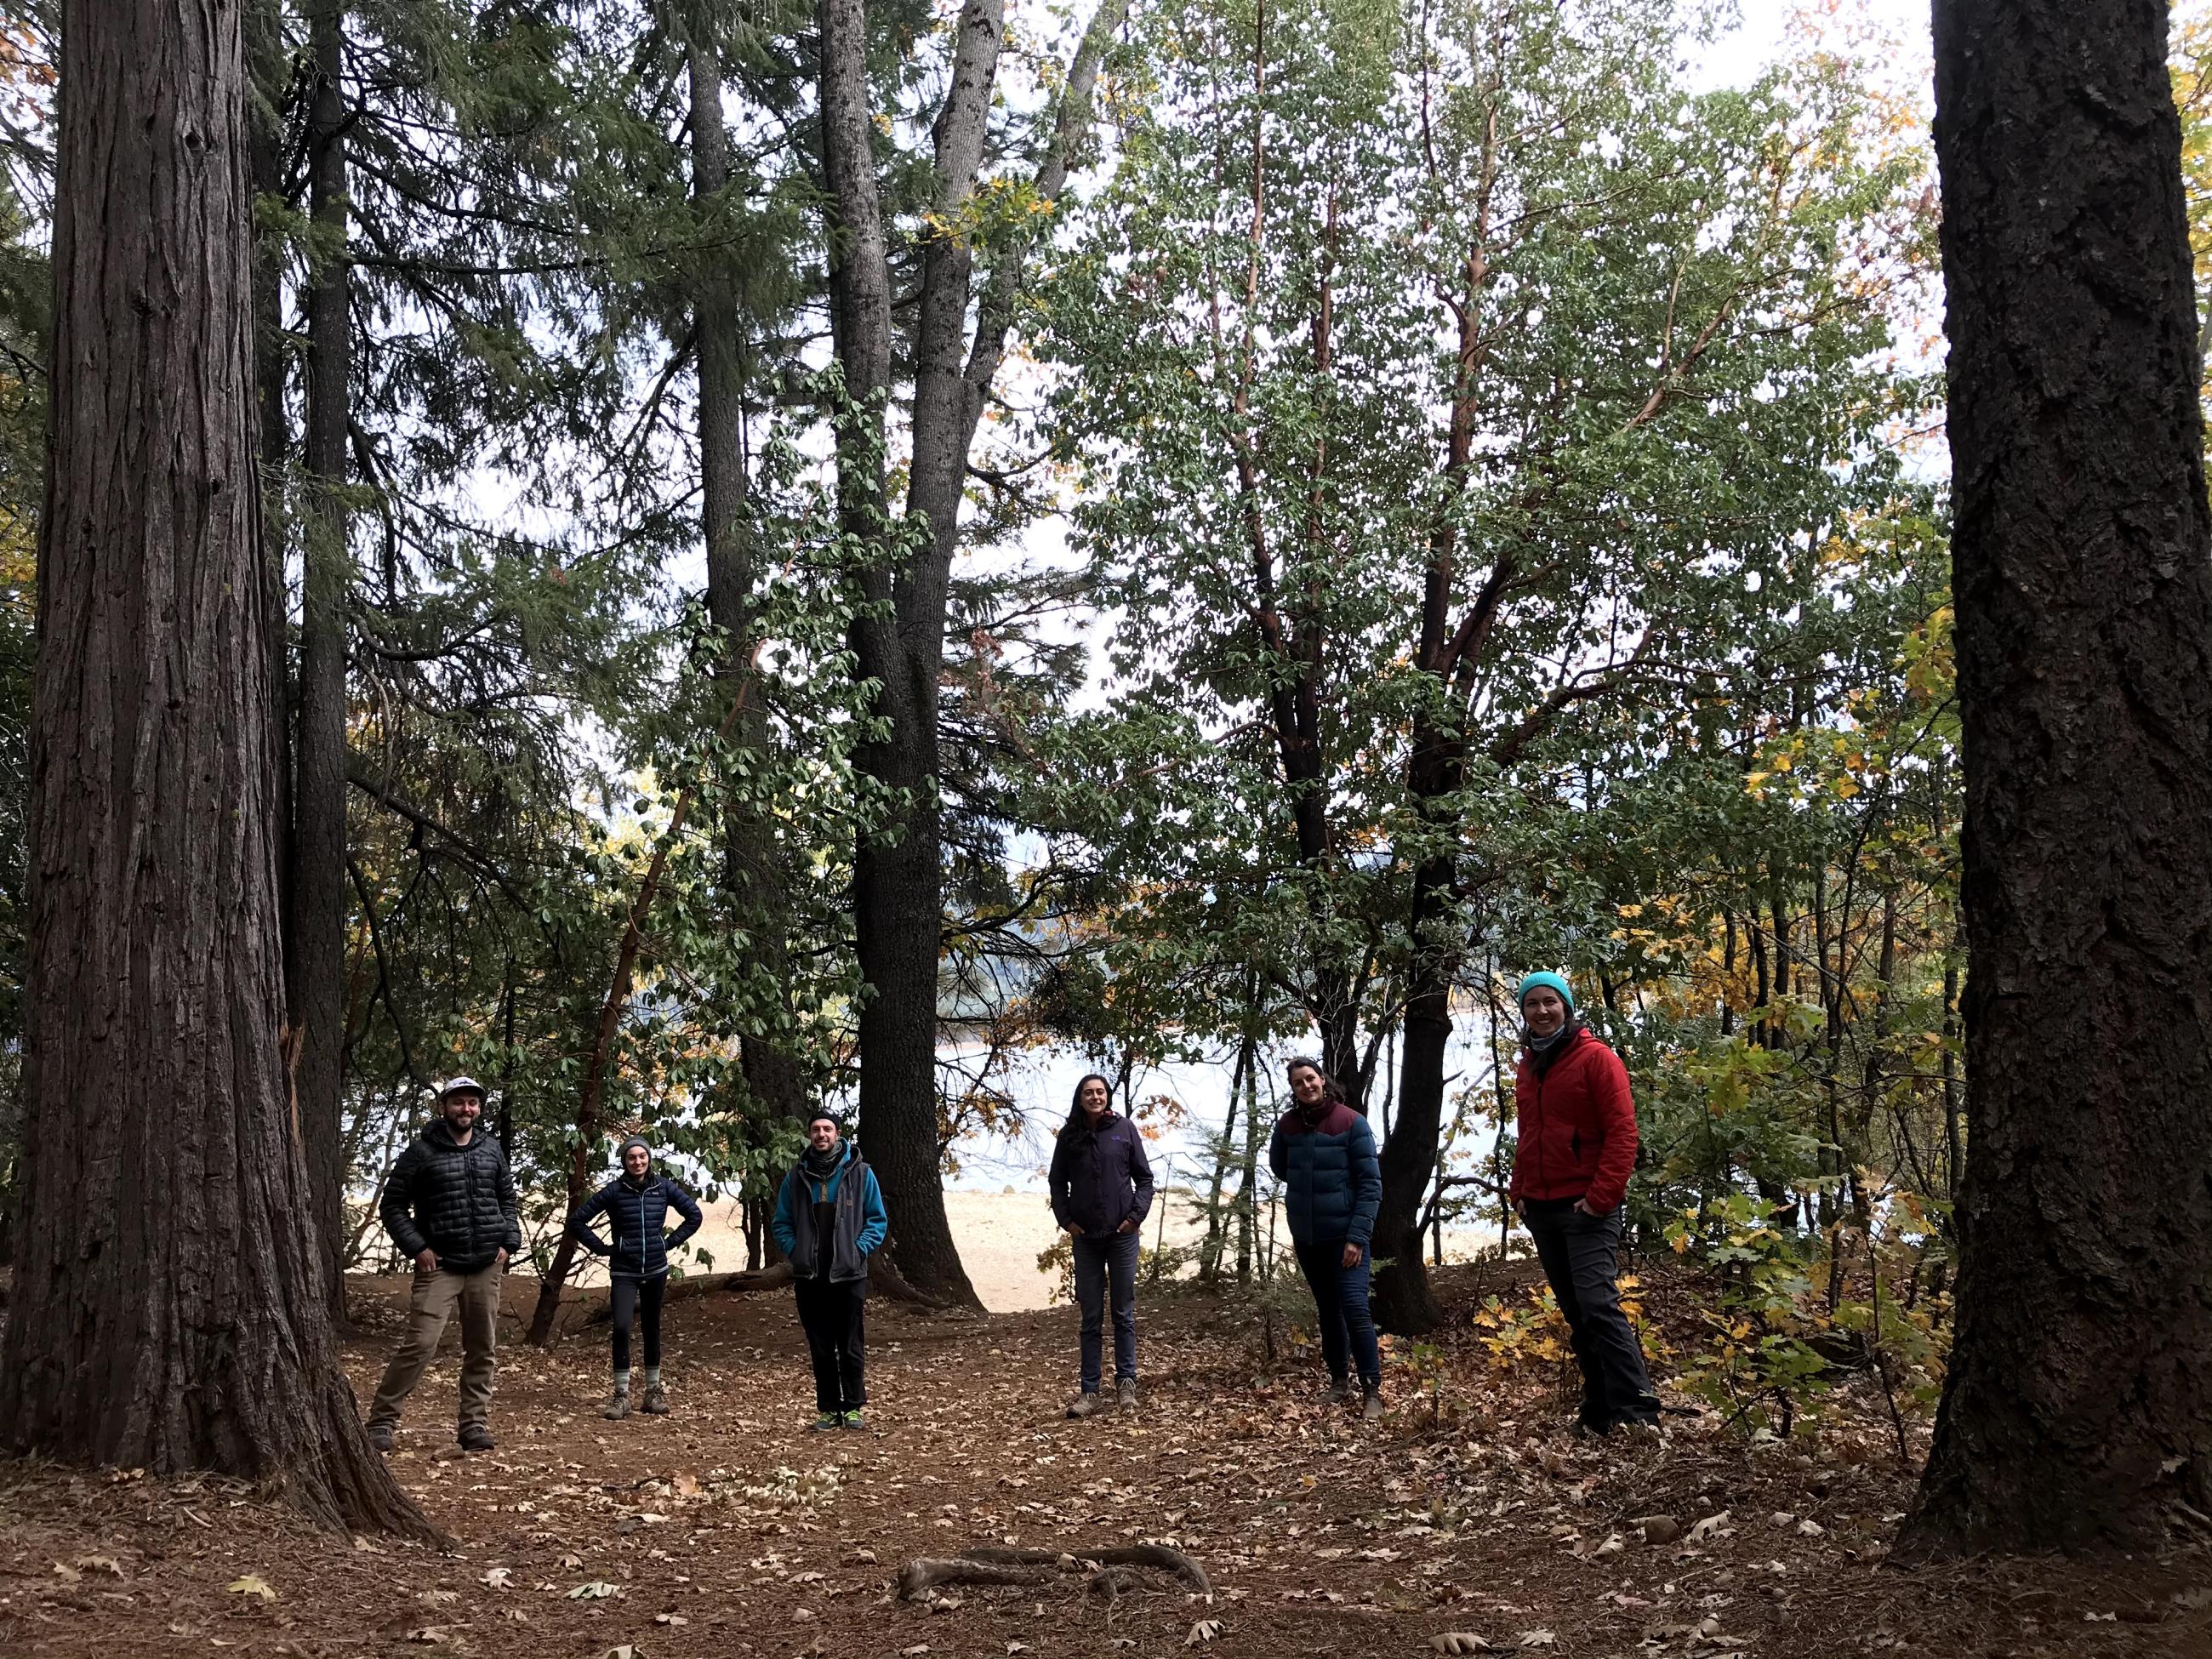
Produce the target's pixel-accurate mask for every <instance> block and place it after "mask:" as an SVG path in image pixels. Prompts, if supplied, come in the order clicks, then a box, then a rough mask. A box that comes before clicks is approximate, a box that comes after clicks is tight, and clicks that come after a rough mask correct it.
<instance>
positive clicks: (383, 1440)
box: [368, 1423, 392, 1455]
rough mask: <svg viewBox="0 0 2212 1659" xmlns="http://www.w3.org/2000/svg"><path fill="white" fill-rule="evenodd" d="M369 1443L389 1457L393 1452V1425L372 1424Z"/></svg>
mask: <svg viewBox="0 0 2212 1659" xmlns="http://www.w3.org/2000/svg"><path fill="white" fill-rule="evenodd" d="M368 1443H369V1445H370V1446H371V1447H372V1448H373V1449H375V1450H377V1451H380V1452H383V1453H386V1455H389V1454H390V1452H391V1450H392V1425H391V1424H389V1423H372V1424H370V1425H368Z"/></svg>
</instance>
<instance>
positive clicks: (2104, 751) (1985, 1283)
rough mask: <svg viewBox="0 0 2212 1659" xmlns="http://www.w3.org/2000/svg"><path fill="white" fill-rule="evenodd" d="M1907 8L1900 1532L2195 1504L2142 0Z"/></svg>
mask: <svg viewBox="0 0 2212 1659" xmlns="http://www.w3.org/2000/svg"><path fill="white" fill-rule="evenodd" d="M1935 19H1936V155H1937V160H1938V161H1939V162H1940V164H1941V167H1942V189H1943V230H1942V237H1943V242H1942V246H1943V270H1944V281H1945V289H1946V294H1947V298H1948V331H1949V336H1950V362H1949V377H1950V438H1951V454H1952V472H1953V477H1954V490H1955V492H1956V526H1955V530H1954V586H1955V594H1956V600H1957V607H1958V610H1957V617H1958V652H1959V702H1960V710H1961V713H1962V715H1963V718H1964V722H1965V748H1966V823H1965V878H1964V888H1963V908H1964V911H1965V918H1966V945H1967V959H1968V963H1969V965H1970V970H1969V974H1968V977H1967V981H1966V1009H1965V1013H1966V1074H1967V1079H1968V1084H1969V1092H1968V1097H1967V1108H1968V1111H1969V1114H1970V1117H1969V1127H1970V1139H1969V1140H1968V1143H1967V1148H1966V1183H1965V1187H1964V1189H1963V1191H1962V1193H1961V1194H1960V1246H1961V1255H1960V1282H1959V1327H1958V1334H1957V1341H1956V1345H1955V1346H1954V1351H1953V1354H1952V1358H1951V1368H1950V1371H1949V1375H1948V1378H1947V1380H1946V1383H1945V1388H1944V1394H1943V1402H1942V1413H1941V1415H1940V1417H1939V1419H1938V1420H1937V1424H1936V1444H1935V1449H1934V1451H1933V1454H1932V1455H1931V1456H1930V1458H1929V1465H1928V1470H1927V1474H1926V1477H1925V1480H1924V1481H1923V1485H1922V1488H1921V1492H1920V1498H1919V1502H1918V1504H1917V1508H1916V1510H1914V1513H1913V1516H1912V1518H1911V1521H1910V1522H1907V1525H1906V1528H1905V1538H1904V1540H1903V1541H1902V1545H1901V1547H1902V1548H1903V1549H1904V1550H1905V1552H1906V1553H1942V1552H1946V1551H1956V1550H1984V1549H1991V1548H2039V1547H2047V1546H2051V1545H2069V1544H2074V1543H2077V1542H2081V1541H2087V1540H2091V1539H2094V1538H2098V1537H2100V1536H2101V1537H2106V1538H2116V1539H2121V1540H2127V1539H2136V1538H2141V1537H2143V1536H2146V1535H2148V1534H2154V1533H2155V1532H2156V1531H2157V1530H2158V1528H2159V1525H2160V1516H2159V1513H2158V1508H2157V1504H2158V1499H2159V1498H2160V1487H2161V1486H2164V1488H2165V1489H2166V1491H2168V1492H2179V1493H2180V1494H2182V1495H2185V1496H2189V1497H2191V1498H2193V1501H2194V1502H2195V1503H2196V1504H2197V1505H2198V1506H2199V1507H2200V1508H2203V1507H2212V1502H2208V1500H2212V1300H2208V1293H2207V1292H2208V1285H2212V1109H2207V1104H2206V1103H2207V1102H2208V1100H2212V570H2208V568H2207V562H2206V561H2207V546H2208V540H2212V516H2208V513H2207V510H2206V504H2205V497H2204V478H2203V431H2202V425H2201V421H2200V417H2199V414H2198V408H2197V371H2198V357H2197V319H2196V316H2195V314H2194V297H2193V294H2192V289H2191V264H2190V248H2189V234H2188V226H2187V223H2186V221H2185V216H2184V202H2183V189H2182V179H2181V171H2180V160H2179V143H2180V136H2179V124H2178V121H2177V118H2176V115H2175V112H2174V108H2173V102H2172V95H2171V92H2170V90H2169V88H2168V85H2167V81H2166V4H2165V0H2112V3H2109V4H2105V5H2099V6H2082V5H2078V4H2075V3H2072V0H2011V3H2007V4H2002V5H1996V4H1990V3H1988V0H1936V11H1935ZM2053 157H2061V158H2063V165H2061V166H2054V165H2053V164H2052V158H2053Z"/></svg>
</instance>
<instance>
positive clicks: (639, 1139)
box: [615, 1135, 653, 1164]
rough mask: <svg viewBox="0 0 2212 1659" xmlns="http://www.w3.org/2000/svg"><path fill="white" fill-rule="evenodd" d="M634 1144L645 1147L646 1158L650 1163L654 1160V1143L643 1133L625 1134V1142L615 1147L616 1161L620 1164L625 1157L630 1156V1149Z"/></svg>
mask: <svg viewBox="0 0 2212 1659" xmlns="http://www.w3.org/2000/svg"><path fill="white" fill-rule="evenodd" d="M633 1146H642V1147H644V1148H645V1156H646V1160H647V1162H648V1163H650V1162H651V1161H652V1158H653V1144H652V1143H651V1142H650V1141H648V1140H647V1139H646V1138H645V1137H644V1136H643V1135H624V1136H623V1144H622V1145H621V1146H617V1147H616V1148H615V1162H616V1163H617V1164H619V1163H621V1162H622V1161H623V1159H624V1158H628V1157H629V1149H630V1148H631V1147H633Z"/></svg>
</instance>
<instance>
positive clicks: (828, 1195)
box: [769, 1141, 891, 1282]
mask: <svg viewBox="0 0 2212 1659" xmlns="http://www.w3.org/2000/svg"><path fill="white" fill-rule="evenodd" d="M842 1152H843V1153H844V1156H843V1157H842V1158H839V1159H838V1161H837V1167H836V1169H835V1170H832V1171H831V1172H830V1173H829V1177H828V1178H827V1179H826V1180H817V1178H816V1177H815V1176H811V1175H810V1174H809V1173H808V1172H807V1169H806V1160H805V1158H803V1157H802V1158H800V1159H799V1162H798V1163H797V1164H794V1165H793V1167H792V1170H791V1173H790V1174H789V1175H787V1176H784V1178H783V1186H782V1188H781V1190H779V1191H778V1192H777V1194H776V1195H775V1217H774V1218H772V1219H771V1220H770V1221H769V1231H770V1232H772V1233H774V1234H775V1242H776V1246H777V1248H778V1249H781V1250H782V1252H783V1254H784V1255H785V1256H786V1257H787V1259H788V1260H789V1261H790V1262H791V1270H792V1272H793V1273H796V1274H797V1275H798V1276H799V1278H801V1279H812V1278H814V1277H815V1276H816V1273H815V1264H816V1263H817V1261H820V1259H821V1257H820V1253H819V1251H820V1241H819V1240H817V1238H816V1237H815V1232H816V1227H815V1221H814V1206H816V1205H817V1204H826V1205H828V1206H829V1208H830V1212H831V1216H832V1229H833V1237H831V1239H830V1241H829V1244H830V1253H829V1277H830V1279H833V1280H836V1281H839V1282H846V1281H850V1280H853V1279H866V1277H867V1276H868V1258H869V1257H870V1256H871V1255H874V1254H875V1253H876V1251H877V1250H878V1249H881V1248H882V1245H883V1242H884V1237H885V1236H886V1235H888V1234H889V1233H890V1226H891V1221H890V1215H889V1214H888V1213H887V1212H885V1211H884V1194H883V1191H882V1189H881V1188H878V1186H877V1185H876V1172H875V1171H874V1170H871V1169H870V1168H869V1167H868V1166H867V1164H865V1163H863V1162H862V1161H861V1158H860V1151H859V1149H858V1148H856V1147H855V1146H853V1144H852V1143H851V1142H850V1141H847V1142H844V1143H842ZM853 1175H857V1176H858V1177H859V1179H858V1181H857V1182H848V1181H847V1179H846V1177H847V1176H853Z"/></svg>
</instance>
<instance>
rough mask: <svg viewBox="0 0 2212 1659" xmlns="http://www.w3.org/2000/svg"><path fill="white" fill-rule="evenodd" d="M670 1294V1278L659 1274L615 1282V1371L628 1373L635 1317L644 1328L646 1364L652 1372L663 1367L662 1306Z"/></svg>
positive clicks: (610, 1303)
mask: <svg viewBox="0 0 2212 1659" xmlns="http://www.w3.org/2000/svg"><path fill="white" fill-rule="evenodd" d="M667 1294H668V1275H667V1274H666V1273H656V1274H655V1275H654V1276H653V1278H651V1279H631V1278H629V1276H627V1275H623V1276H622V1277H619V1278H617V1279H615V1281H614V1293H613V1295H612V1296H611V1297H609V1298H608V1301H609V1305H610V1309H611V1311H612V1313H613V1314H614V1316H615V1369H616V1370H618V1371H626V1370H629V1327H630V1318H631V1316H632V1315H633V1314H635V1315H637V1316H639V1319H640V1322H641V1324H643V1326H644V1327H645V1363H646V1365H647V1369H648V1370H649V1369H651V1368H653V1367H655V1366H658V1365H659V1364H660V1304H661V1299H662V1298H663V1297H665V1296H666V1295H667Z"/></svg>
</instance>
